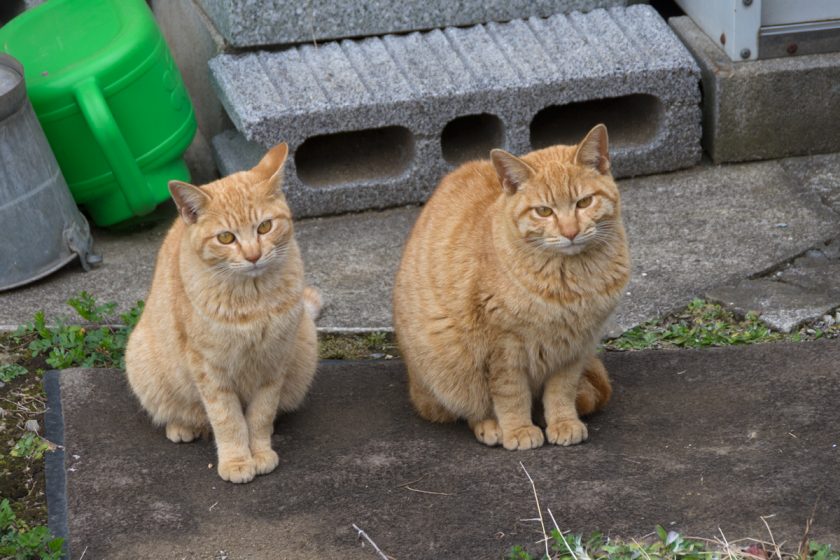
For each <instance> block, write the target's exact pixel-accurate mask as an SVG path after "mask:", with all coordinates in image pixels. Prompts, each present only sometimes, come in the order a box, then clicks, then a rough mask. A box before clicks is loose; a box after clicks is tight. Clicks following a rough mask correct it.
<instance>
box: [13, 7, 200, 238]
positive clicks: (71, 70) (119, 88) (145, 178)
mask: <svg viewBox="0 0 840 560" xmlns="http://www.w3.org/2000/svg"><path fill="white" fill-rule="evenodd" d="M0 51H2V52H7V53H9V54H10V55H12V56H14V57H15V58H17V59H18V60H19V61H20V62H21V63H22V64H23V67H24V72H25V77H26V85H27V92H28V94H29V98H30V100H31V101H32V105H33V107H34V108H35V113H36V114H37V115H38V120H40V121H41V126H42V127H43V129H44V132H45V133H46V135H47V139H48V140H49V143H50V146H51V147H52V150H53V152H54V153H55V156H56V159H57V160H58V163H59V166H60V167H61V171H62V173H63V174H64V177H65V179H66V180H67V184H68V185H69V187H70V192H71V193H72V194H73V198H74V199H75V201H76V202H77V203H78V204H80V205H82V206H83V207H84V208H85V209H86V210H87V212H88V213H89V214H90V216H91V218H92V219H93V221H94V222H95V223H96V224H97V225H100V226H110V225H113V224H117V223H119V222H123V221H125V220H128V219H130V218H132V217H134V216H142V215H144V214H148V213H149V212H151V211H152V210H154V208H155V207H156V206H157V205H158V204H159V203H161V202H163V201H164V200H167V199H168V198H169V192H168V189H167V183H168V181H169V180H170V179H179V180H182V181H189V179H190V175H189V171H188V170H187V167H186V165H185V164H184V161H183V159H182V156H183V153H184V151H185V150H186V149H187V147H188V146H189V145H190V142H191V141H192V138H193V136H194V134H195V130H196V122H195V115H194V114H193V109H192V105H191V104H190V101H189V98H188V97H187V93H186V90H185V89H184V84H183V82H182V81H181V76H180V74H179V73H178V69H177V68H176V67H175V63H174V62H173V60H172V56H171V55H170V54H169V50H168V49H167V46H166V43H165V42H164V40H163V36H162V35H161V33H160V30H159V29H158V28H157V25H156V24H155V20H154V18H153V16H152V13H151V11H150V10H149V7H148V6H147V5H146V2H144V1H143V0H50V1H49V2H46V3H44V4H42V5H41V6H39V7H37V8H35V9H32V10H29V11H27V12H25V13H23V14H21V15H19V16H18V17H16V18H15V19H14V20H12V21H11V22H9V23H8V24H7V25H5V26H4V27H2V28H0Z"/></svg>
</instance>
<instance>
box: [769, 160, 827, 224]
mask: <svg viewBox="0 0 840 560" xmlns="http://www.w3.org/2000/svg"><path fill="white" fill-rule="evenodd" d="M779 163H781V165H782V167H783V168H784V169H785V171H787V172H788V173H790V174H791V175H793V176H794V177H795V178H796V179H797V180H798V181H801V183H802V185H803V186H804V187H806V188H808V189H810V190H812V191H814V192H815V193H817V194H818V195H819V196H820V198H822V200H823V202H825V203H826V204H828V205H829V206H831V207H832V208H833V209H834V211H835V212H840V154H821V155H816V156H805V157H798V158H788V159H783V160H781V161H780V162H779Z"/></svg>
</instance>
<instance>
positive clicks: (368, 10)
mask: <svg viewBox="0 0 840 560" xmlns="http://www.w3.org/2000/svg"><path fill="white" fill-rule="evenodd" d="M198 2H199V3H200V5H201V7H202V8H203V9H204V10H205V11H206V12H207V14H208V15H209V16H210V18H211V19H212V20H213V22H214V23H215V25H216V27H217V28H218V29H219V31H221V33H222V34H224V36H225V39H226V40H227V41H228V42H229V43H230V44H231V45H233V46H235V47H257V46H263V45H286V44H294V43H322V42H324V41H325V40H329V39H340V38H345V37H364V36H370V35H385V34H387V33H404V32H407V31H419V30H423V29H433V28H438V27H452V26H464V25H473V24H476V23H487V22H491V21H509V20H512V19H517V18H524V17H529V16H537V17H546V16H550V15H553V14H559V13H568V12H571V11H582V12H588V11H591V10H593V9H595V8H608V7H613V6H626V5H627V4H631V3H634V1H633V0H539V1H538V2H533V1H529V0H513V1H505V0H489V1H479V0H465V1H459V2H447V1H446V0H430V1H425V2H421V1H420V0H403V1H397V0H374V1H370V2H364V3H359V2H354V1H353V0H339V1H330V0H312V1H310V2H307V3H306V4H295V3H290V2H283V1H281V0H233V1H231V0H198Z"/></svg>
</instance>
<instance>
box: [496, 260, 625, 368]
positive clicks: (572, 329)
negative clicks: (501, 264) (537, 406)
mask: <svg viewBox="0 0 840 560" xmlns="http://www.w3.org/2000/svg"><path fill="white" fill-rule="evenodd" d="M499 278H503V280H501V281H500V280H499ZM625 281H626V276H624V275H620V276H619V277H616V278H610V277H607V278H603V277H602V278H588V279H587V278H581V279H579V281H578V282H575V283H573V284H572V285H570V284H569V283H568V278H564V275H563V274H561V273H560V272H559V271H558V272H554V273H548V274H545V275H543V276H542V277H540V278H537V277H536V276H535V275H533V274H531V273H529V272H528V271H527V270H524V269H521V268H520V269H512V270H511V269H507V271H506V273H505V272H500V274H499V276H498V277H497V279H496V281H494V282H492V283H491V284H490V285H489V286H487V287H486V288H485V291H486V292H487V296H489V297H487V296H485V298H484V299H486V302H487V303H486V305H485V306H484V308H483V314H482V315H483V316H482V317H481V318H480V321H481V322H482V323H484V324H485V325H486V327H487V328H489V329H491V330H493V331H496V333H503V332H507V333H511V336H514V337H515V338H516V339H517V340H518V341H519V349H520V351H521V353H522V359H523V360H527V362H528V363H529V368H528V369H529V370H530V372H531V375H532V376H533V377H534V378H535V379H542V378H544V377H545V376H546V375H549V374H551V373H552V372H554V371H556V370H557V369H558V368H562V367H564V366H566V365H569V364H570V363H573V362H575V361H577V360H580V359H583V358H584V357H585V356H586V355H588V354H590V353H591V352H592V351H593V350H594V347H595V346H596V345H597V343H598V340H599V338H600V336H601V330H602V328H603V324H604V322H605V321H606V319H607V318H608V317H609V315H610V313H612V311H613V310H614V309H615V307H616V305H617V304H618V301H619V298H620V288H621V286H623V284H624V282H625ZM500 286H505V288H504V289H500ZM490 291H492V296H490V293H489V292H490Z"/></svg>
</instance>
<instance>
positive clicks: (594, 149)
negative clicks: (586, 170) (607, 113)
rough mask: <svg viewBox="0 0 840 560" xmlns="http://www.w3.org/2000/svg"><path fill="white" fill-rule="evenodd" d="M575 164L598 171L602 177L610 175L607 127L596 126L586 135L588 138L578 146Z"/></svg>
mask: <svg viewBox="0 0 840 560" xmlns="http://www.w3.org/2000/svg"><path fill="white" fill-rule="evenodd" d="M575 163H576V164H577V165H582V166H585V167H592V168H593V169H597V170H598V173H600V174H601V175H606V174H607V173H609V171H610V153H609V138H608V137H607V127H606V126H604V125H603V124H596V125H595V127H594V128H593V129H592V130H590V131H589V134H587V135H586V138H584V139H583V141H582V142H581V143H580V144H578V147H577V151H576V152H575Z"/></svg>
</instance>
